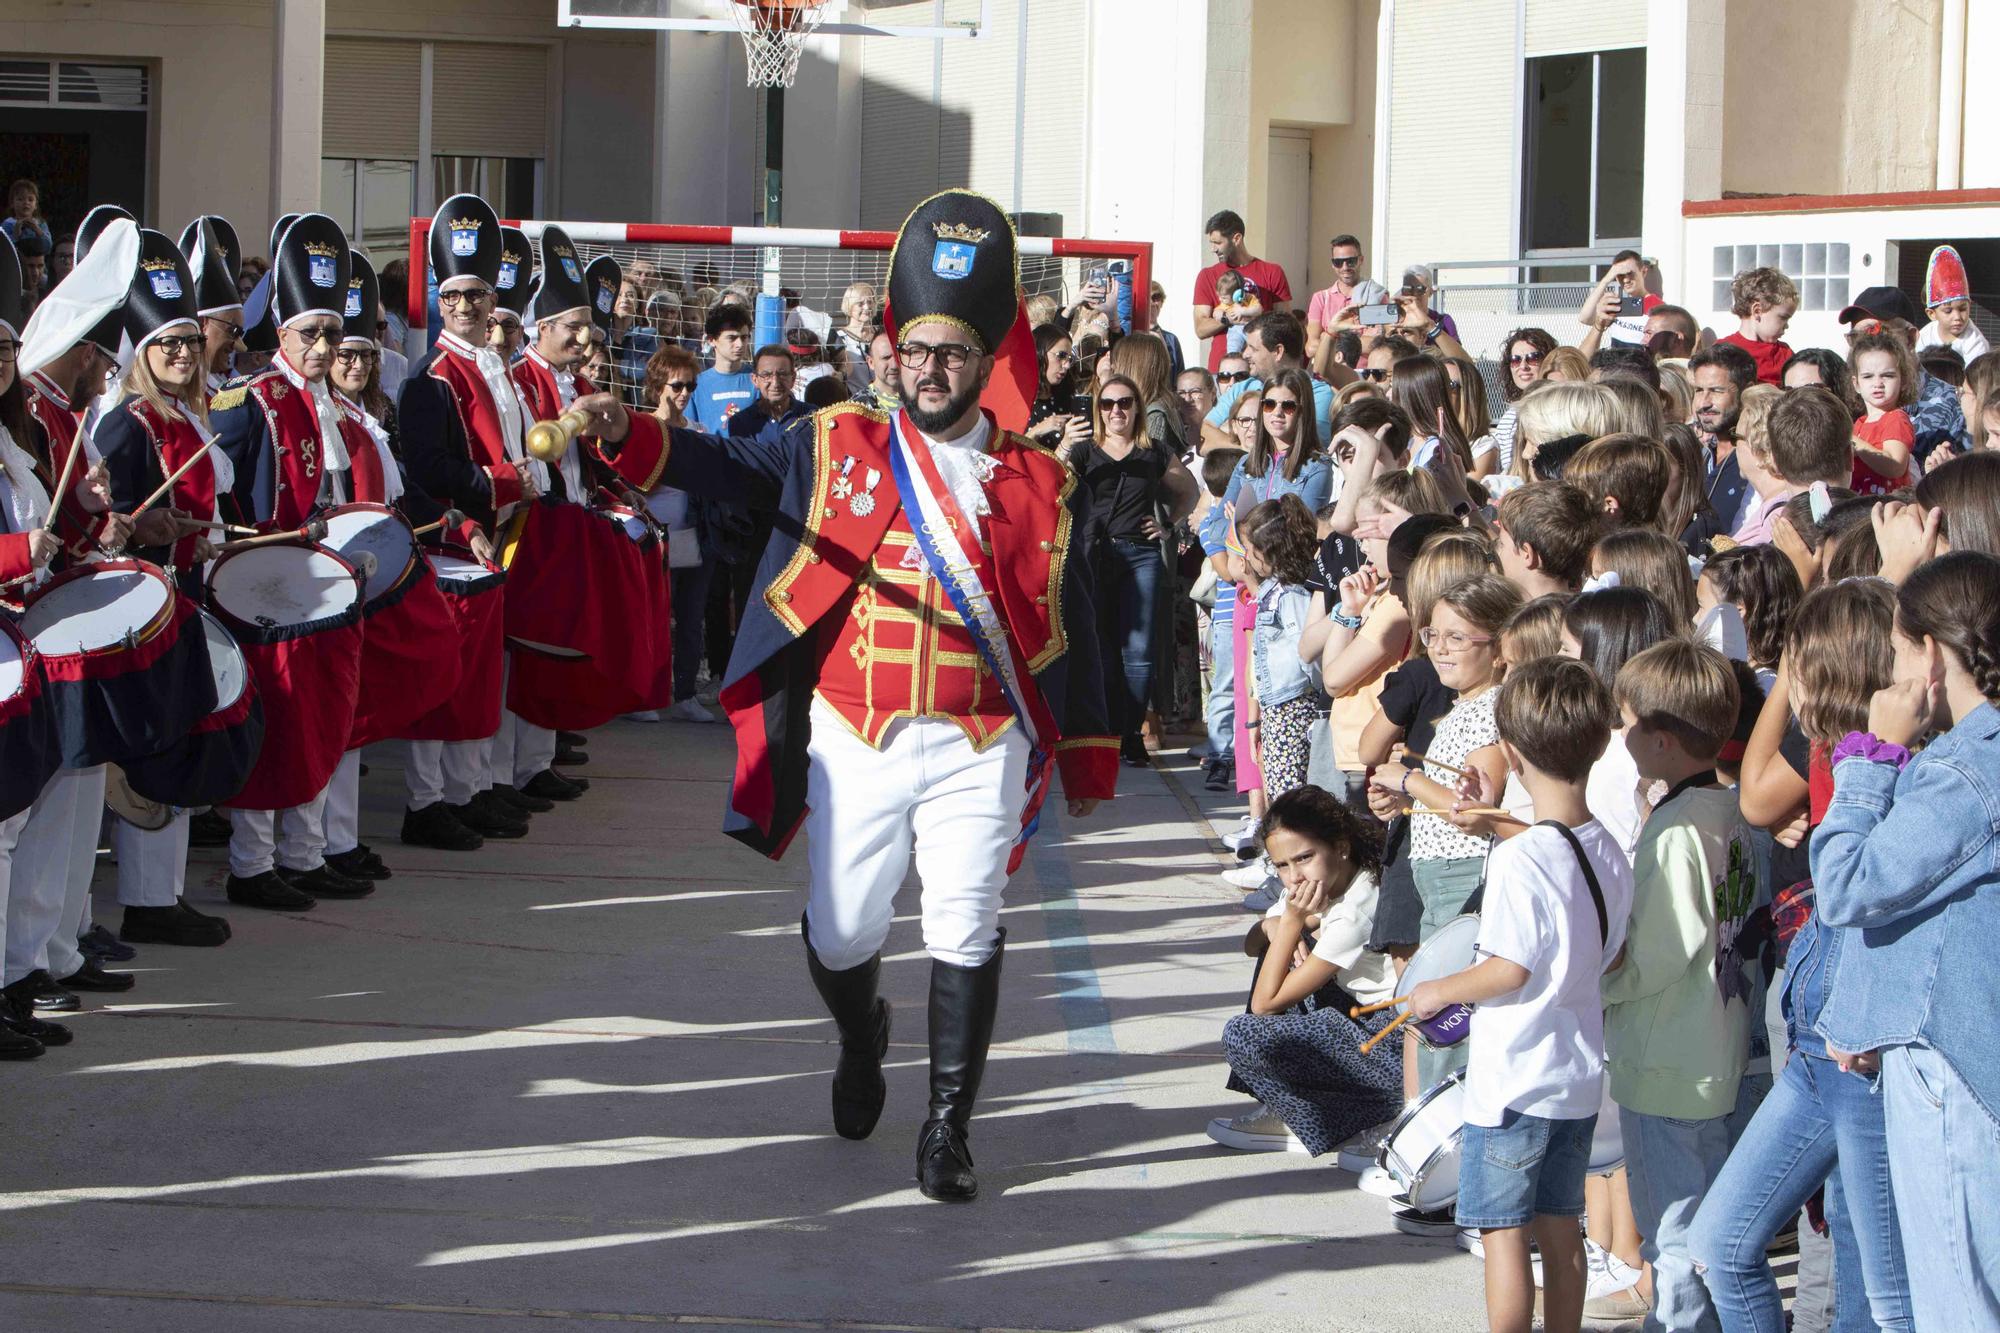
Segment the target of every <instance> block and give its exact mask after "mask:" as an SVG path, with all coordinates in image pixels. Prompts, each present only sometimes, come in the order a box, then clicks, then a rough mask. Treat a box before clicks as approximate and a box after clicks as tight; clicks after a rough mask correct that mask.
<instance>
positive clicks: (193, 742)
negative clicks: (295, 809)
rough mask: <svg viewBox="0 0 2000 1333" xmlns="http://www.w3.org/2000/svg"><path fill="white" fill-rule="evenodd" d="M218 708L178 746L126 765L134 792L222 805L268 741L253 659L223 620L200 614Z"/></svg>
mask: <svg viewBox="0 0 2000 1333" xmlns="http://www.w3.org/2000/svg"><path fill="white" fill-rule="evenodd" d="M201 632H202V635H203V636H204V637H205V638H206V639H207V640H208V666H209V672H210V674H211V675H213V676H214V678H215V708H214V710H213V711H211V712H210V713H209V715H208V716H207V717H205V718H203V719H202V720H201V721H199V722H197V723H195V724H194V730H192V731H190V732H189V733H188V736H187V739H186V740H184V741H182V742H181V743H180V744H179V745H176V746H173V747H171V748H169V749H166V750H162V751H161V752H160V753H159V754H156V755H152V756H150V757H148V758H145V759H138V760H134V761H133V762H132V763H129V764H127V765H125V785H126V786H127V787H129V788H131V790H132V792H133V794H134V795H136V796H139V797H142V798H144V799H146V800H148V801H156V802H159V803H161V804H163V805H178V806H193V805H220V804H221V803H222V802H224V801H227V800H228V799H229V798H230V797H232V796H234V795H236V793H237V792H239V791H241V790H242V789H243V784H244V783H245V782H247V781H249V779H250V774H251V772H252V770H254V769H255V768H256V766H257V756H258V754H259V753H260V752H261V751H262V749H263V745H264V709H263V707H262V706H261V705H260V704H259V703H258V701H257V688H256V685H255V683H254V682H253V681H252V680H251V679H250V663H249V661H248V660H247V659H246V658H245V657H244V656H243V650H242V649H241V648H239V647H237V646H236V640H235V639H233V638H231V637H230V636H229V631H228V630H226V629H224V628H223V627H222V622H221V621H219V620H217V619H216V618H215V617H214V616H212V615H210V614H209V613H208V612H206V611H203V612H202V613H201Z"/></svg>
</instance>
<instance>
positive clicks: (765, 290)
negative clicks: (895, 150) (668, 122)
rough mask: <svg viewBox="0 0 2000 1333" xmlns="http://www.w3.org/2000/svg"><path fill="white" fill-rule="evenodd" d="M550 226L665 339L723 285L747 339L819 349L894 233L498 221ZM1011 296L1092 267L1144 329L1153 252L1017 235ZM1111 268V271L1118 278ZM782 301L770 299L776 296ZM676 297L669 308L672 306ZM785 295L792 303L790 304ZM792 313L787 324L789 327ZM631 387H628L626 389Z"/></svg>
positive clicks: (693, 318)
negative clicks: (788, 338)
mask: <svg viewBox="0 0 2000 1333" xmlns="http://www.w3.org/2000/svg"><path fill="white" fill-rule="evenodd" d="M551 222H553V223H554V224H555V225H557V226H560V227H561V228H562V229H563V230H564V231H565V232H567V233H568V234H569V238H570V240H572V241H574V242H575V243H576V246H577V249H578V251H579V252H580V253H581V254H582V256H583V258H584V260H585V262H588V261H589V260H591V259H594V258H596V257H597V256H598V255H600V254H610V255H613V256H615V257H616V258H617V260H618V262H619V265H620V266H621V267H622V268H623V269H624V271H625V272H626V274H627V275H628V276H630V275H633V274H634V273H635V271H636V272H637V273H638V274H640V275H641V281H640V283H639V286H640V287H641V288H643V289H645V300H646V308H645V310H644V311H642V314H641V318H643V319H646V320H648V321H649V322H652V323H653V326H654V327H655V329H656V330H657V331H658V332H660V333H662V334H663V335H664V334H667V333H668V332H669V330H668V329H667V328H665V327H663V326H664V325H665V323H666V322H667V320H668V319H670V318H673V317H674V316H675V311H674V309H673V307H675V306H678V321H679V322H678V324H677V326H676V327H675V328H673V329H672V330H671V332H672V333H673V334H674V336H677V337H679V338H681V339H683V340H685V342H684V345H690V346H692V345H698V344H699V341H700V338H701V323H702V318H703V313H704V312H703V309H702V302H703V301H704V300H707V301H710V302H711V303H712V301H713V298H714V295H719V294H720V293H721V292H722V291H723V289H724V288H727V287H732V286H733V287H739V288H743V289H747V291H748V292H749V293H750V294H751V295H752V296H753V297H761V298H767V299H765V300H763V301H761V302H758V303H757V304H758V305H760V306H761V308H760V309H759V311H758V315H759V328H758V338H757V341H758V343H759V344H760V345H761V344H763V343H765V342H776V341H781V340H784V339H783V338H781V336H780V335H779V334H778V332H777V330H778V329H781V328H782V329H783V330H785V332H786V333H787V334H789V333H791V332H793V331H795V330H796V328H797V327H798V326H799V324H800V323H801V322H803V323H804V324H805V325H806V326H807V327H811V328H814V329H815V331H816V332H820V331H821V327H820V326H822V325H823V326H824V332H823V336H822V342H823V343H831V342H833V341H834V339H833V338H832V337H831V332H832V330H833V329H837V328H839V327H840V326H841V325H842V324H844V323H845V322H846V317H845V316H844V315H843V314H842V312H841V299H842V297H843V296H844V295H845V293H846V291H847V288H848V286H849V285H850V284H852V283H856V282H866V283H869V284H871V285H873V287H874V288H875V292H876V296H877V301H878V309H879V302H880V301H881V300H882V299H883V298H884V297H886V295H887V293H888V269H889V252H890V250H891V249H892V248H893V247H894V245H895V243H896V234H895V233H894V232H889V231H836V230H823V229H815V228H806V227H703V226H677V225H673V224H669V223H654V222H566V221H563V220H561V219H528V220H524V221H512V220H510V221H508V222H507V225H509V226H516V227H519V228H521V230H522V231H524V232H526V233H527V234H528V237H529V239H530V240H532V241H537V242H538V241H539V240H540V237H541V233H542V229H543V228H544V227H547V226H549V225H550V224H551ZM430 227H431V220H430V219H429V218H411V219H410V249H409V267H410V284H409V312H408V314H409V322H410V342H409V348H408V349H406V350H408V351H409V352H410V355H411V356H412V358H413V359H414V357H416V356H418V355H421V354H422V352H423V351H424V349H425V343H426V335H425V323H426V317H427V316H426V304H427V284H426V283H425V282H423V281H422V276H423V275H424V274H425V272H426V270H427V266H428V263H429V258H428V257H429V253H430V251H429V244H430ZM1019 246H1020V262H1021V290H1022V293H1023V295H1024V296H1037V295H1048V296H1053V297H1055V298H1056V299H1057V300H1058V301H1059V302H1060V303H1062V304H1064V305H1067V304H1068V303H1069V302H1070V301H1071V300H1073V299H1075V297H1076V295H1077V293H1079V292H1080V291H1081V290H1082V288H1083V286H1084V283H1085V282H1086V281H1087V280H1088V278H1089V276H1090V272H1091V270H1092V269H1094V268H1096V267H1098V266H1099V265H1100V264H1101V265H1102V266H1104V267H1105V268H1106V269H1107V270H1108V271H1110V272H1112V273H1118V272H1120V271H1123V272H1127V273H1129V274H1130V276H1131V292H1132V299H1131V312H1130V318H1131V326H1132V327H1133V328H1134V329H1144V328H1146V327H1148V325H1149V324H1150V322H1151V321H1150V309H1151V306H1150V302H1149V300H1148V294H1149V293H1150V291H1151V288H1152V277H1153V246H1152V242H1150V241H1107V240H1093V239H1089V238H1071V237H1066V236H1054V237H1051V236H1023V237H1021V238H1020V241H1019ZM1121 265H1122V270H1121ZM781 294H782V295H781ZM675 297H678V300H677V301H676V300H675V299H674V298H675ZM794 298H796V303H795V304H794ZM780 301H782V303H783V308H787V309H788V313H787V317H786V320H785V323H784V324H782V325H778V324H776V323H775V320H776V311H777V310H778V309H780V308H781V307H780V304H779V302H780ZM793 313H797V314H798V315H799V318H792V317H791V316H792V314H793ZM630 387H636V386H628V388H630Z"/></svg>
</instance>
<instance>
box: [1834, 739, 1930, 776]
mask: <svg viewBox="0 0 2000 1333" xmlns="http://www.w3.org/2000/svg"><path fill="white" fill-rule="evenodd" d="M1843 759H1865V760H1867V761H1868V762H1869V763H1871V764H1889V765H1891V766H1893V767H1895V768H1898V769H1900V768H1902V767H1903V766H1904V765H1906V764H1908V763H1909V762H1910V751H1909V747H1908V746H1904V745H1897V744H1894V743H1893V742H1890V741H1885V740H1882V739H1881V738H1879V737H1877V736H1876V735H1875V734H1874V733H1873V732H1869V731H1850V732H1848V733H1847V734H1846V735H1845V736H1843V737H1841V738H1840V744H1838V745H1836V746H1834V747H1833V756H1832V758H1831V759H1830V760H1829V763H1828V766H1829V767H1831V768H1838V767H1840V761H1841V760H1843Z"/></svg>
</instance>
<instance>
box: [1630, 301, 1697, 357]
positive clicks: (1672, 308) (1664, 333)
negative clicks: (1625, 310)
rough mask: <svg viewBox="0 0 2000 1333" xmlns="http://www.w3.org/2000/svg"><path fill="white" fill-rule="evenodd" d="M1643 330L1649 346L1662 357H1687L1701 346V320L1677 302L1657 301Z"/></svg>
mask: <svg viewBox="0 0 2000 1333" xmlns="http://www.w3.org/2000/svg"><path fill="white" fill-rule="evenodd" d="M1643 332H1644V334H1645V338H1646V350H1647V351H1649V352H1651V353H1652V354H1653V356H1654V358H1655V359H1656V360H1660V361H1675V360H1684V359H1686V358H1687V357H1690V356H1693V355H1694V354H1695V351H1696V349H1698V348H1699V347H1700V346H1701V324H1700V322H1699V321H1698V320H1696V319H1695V317H1694V316H1693V315H1692V314H1691V313H1689V312H1688V311H1686V310H1684V309H1682V308H1681V307H1680V306H1677V305H1656V306H1654V307H1653V308H1652V309H1651V310H1648V311H1647V312H1646V323H1645V327H1644V330H1643Z"/></svg>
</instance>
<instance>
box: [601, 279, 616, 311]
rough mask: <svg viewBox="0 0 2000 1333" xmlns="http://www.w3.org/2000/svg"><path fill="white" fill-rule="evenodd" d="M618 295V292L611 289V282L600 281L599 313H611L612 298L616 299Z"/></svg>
mask: <svg viewBox="0 0 2000 1333" xmlns="http://www.w3.org/2000/svg"><path fill="white" fill-rule="evenodd" d="M616 295H617V294H616V293H615V292H613V291H612V290H611V284H610V283H608V282H600V283H598V284H597V313H598V314H600V315H608V314H610V313H611V302H612V300H613V299H614V298H615V297H616Z"/></svg>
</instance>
